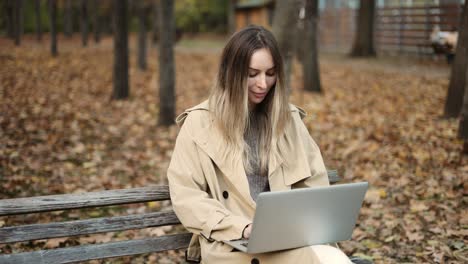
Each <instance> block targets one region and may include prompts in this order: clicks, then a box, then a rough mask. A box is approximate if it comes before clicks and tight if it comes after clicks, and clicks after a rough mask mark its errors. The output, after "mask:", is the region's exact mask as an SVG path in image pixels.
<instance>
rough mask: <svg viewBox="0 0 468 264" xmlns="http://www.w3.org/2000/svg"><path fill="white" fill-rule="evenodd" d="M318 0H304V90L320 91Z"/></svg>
mask: <svg viewBox="0 0 468 264" xmlns="http://www.w3.org/2000/svg"><path fill="white" fill-rule="evenodd" d="M318 19H319V17H318V0H306V5H305V18H304V29H305V30H304V33H305V36H304V37H305V45H306V49H305V50H306V52H305V53H304V56H305V58H304V64H303V73H304V90H306V91H312V92H321V91H322V88H321V85H320V69H319V64H318V45H317V36H318V30H317V25H318Z"/></svg>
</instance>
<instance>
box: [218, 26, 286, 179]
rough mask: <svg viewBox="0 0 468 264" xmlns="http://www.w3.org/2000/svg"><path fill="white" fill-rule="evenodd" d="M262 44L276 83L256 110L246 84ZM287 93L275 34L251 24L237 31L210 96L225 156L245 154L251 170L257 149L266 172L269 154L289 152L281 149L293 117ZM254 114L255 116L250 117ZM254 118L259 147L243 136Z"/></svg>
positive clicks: (278, 154)
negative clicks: (247, 142) (224, 144)
mask: <svg viewBox="0 0 468 264" xmlns="http://www.w3.org/2000/svg"><path fill="white" fill-rule="evenodd" d="M263 48H265V49H267V50H268V51H269V52H270V54H271V56H272V58H273V62H274V65H275V71H276V83H275V84H274V85H273V87H272V88H271V89H270V91H269V93H268V94H267V96H266V97H265V99H264V100H263V101H262V102H261V103H260V104H258V105H257V106H256V109H255V111H252V112H250V111H249V106H248V103H249V102H248V88H247V81H248V74H249V73H248V69H249V64H250V58H251V57H252V54H253V53H254V52H255V51H257V50H259V49H263ZM288 96H289V93H288V91H287V89H286V87H285V86H284V69H283V59H282V57H281V54H280V51H279V48H278V44H277V42H276V40H275V38H274V37H273V34H272V33H271V32H270V31H268V30H266V29H265V28H263V27H260V26H249V27H246V28H244V29H242V30H241V31H239V32H237V33H235V34H234V35H233V36H232V37H231V38H230V39H229V41H228V43H227V44H226V46H225V47H224V50H223V53H222V55H221V63H220V66H219V70H218V75H217V79H216V83H215V85H214V86H213V89H212V91H211V93H210V97H209V104H210V109H212V113H213V115H214V119H215V124H216V126H217V128H218V129H219V130H220V132H221V134H222V136H223V138H224V140H225V143H226V148H225V150H224V155H225V158H228V159H230V160H232V162H236V161H237V160H238V159H239V158H242V161H243V164H244V167H245V170H246V172H252V160H251V157H252V154H253V151H258V152H257V154H258V158H259V163H260V164H259V165H260V166H259V167H260V172H261V173H260V174H261V175H267V174H268V162H269V160H268V158H269V157H270V156H272V157H276V158H278V157H281V158H283V157H285V156H286V155H287V153H282V152H281V149H285V148H282V144H284V143H282V142H283V140H281V138H282V137H283V136H284V133H285V130H286V127H287V125H288V123H289V122H290V120H291V113H290V109H289V104H288ZM252 115H255V117H254V118H251V117H252ZM251 120H255V121H256V122H259V123H258V126H257V127H258V133H257V139H258V141H257V142H258V150H252V149H250V148H249V146H248V145H247V144H246V143H245V140H244V136H245V133H246V132H247V131H248V130H249V129H250V128H251V124H250V121H251ZM271 154H274V155H271ZM284 160H285V159H284Z"/></svg>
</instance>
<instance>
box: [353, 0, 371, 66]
mask: <svg viewBox="0 0 468 264" xmlns="http://www.w3.org/2000/svg"><path fill="white" fill-rule="evenodd" d="M374 18H375V0H361V1H360V6H359V14H358V16H357V27H356V36H355V39H354V45H353V49H352V51H351V56H353V57H375V56H376V53H375V49H374Z"/></svg>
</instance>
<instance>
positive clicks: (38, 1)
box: [34, 0, 42, 41]
mask: <svg viewBox="0 0 468 264" xmlns="http://www.w3.org/2000/svg"><path fill="white" fill-rule="evenodd" d="M34 13H36V39H37V41H41V40H42V25H41V0H35V1H34Z"/></svg>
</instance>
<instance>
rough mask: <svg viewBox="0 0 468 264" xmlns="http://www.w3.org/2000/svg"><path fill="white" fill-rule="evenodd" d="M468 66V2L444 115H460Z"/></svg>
mask: <svg viewBox="0 0 468 264" xmlns="http://www.w3.org/2000/svg"><path fill="white" fill-rule="evenodd" d="M467 68H468V4H465V5H464V6H463V14H462V17H461V25H460V32H459V33H458V43H457V48H456V50H455V61H454V63H453V65H452V71H451V74H450V82H449V87H448V91H447V99H446V100H445V109H444V116H445V117H447V118H451V117H458V115H459V114H460V110H461V107H462V102H463V89H464V87H465V83H466V82H467V79H466V75H465V73H466V70H467Z"/></svg>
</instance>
